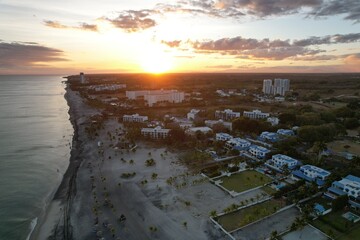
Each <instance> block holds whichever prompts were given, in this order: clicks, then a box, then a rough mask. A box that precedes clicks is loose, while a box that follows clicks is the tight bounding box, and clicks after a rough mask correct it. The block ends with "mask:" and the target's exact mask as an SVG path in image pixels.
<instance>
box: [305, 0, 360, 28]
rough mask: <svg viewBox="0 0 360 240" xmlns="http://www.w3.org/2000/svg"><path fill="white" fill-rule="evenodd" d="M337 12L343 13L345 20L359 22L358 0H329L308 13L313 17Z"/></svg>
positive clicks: (359, 5)
mask: <svg viewBox="0 0 360 240" xmlns="http://www.w3.org/2000/svg"><path fill="white" fill-rule="evenodd" d="M338 14H345V19H346V20H352V21H354V22H355V23H359V22H360V4H359V0H342V1H340V0H329V1H323V3H322V4H321V5H319V6H317V7H315V8H314V9H313V11H312V12H311V13H310V14H309V15H311V16H314V17H327V16H333V15H338Z"/></svg>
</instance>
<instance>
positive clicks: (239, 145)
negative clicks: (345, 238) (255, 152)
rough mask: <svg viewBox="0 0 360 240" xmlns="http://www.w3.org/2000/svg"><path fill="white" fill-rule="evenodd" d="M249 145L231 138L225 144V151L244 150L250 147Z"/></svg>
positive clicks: (241, 140)
mask: <svg viewBox="0 0 360 240" xmlns="http://www.w3.org/2000/svg"><path fill="white" fill-rule="evenodd" d="M250 145H251V143H250V142H249V141H247V140H245V139H242V138H232V139H230V140H228V141H227V142H226V143H225V148H227V149H229V150H230V149H237V150H245V149H248V148H249V147H250Z"/></svg>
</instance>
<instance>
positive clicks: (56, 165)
mask: <svg viewBox="0 0 360 240" xmlns="http://www.w3.org/2000/svg"><path fill="white" fill-rule="evenodd" d="M63 80H64V79H62V78H61V77H54V76H0V239H6V240H13V239H20V240H25V239H27V237H28V235H29V233H30V231H31V229H32V228H33V226H34V225H35V224H36V221H37V217H38V216H39V215H40V214H41V213H42V212H43V211H44V208H45V206H46V204H47V203H48V202H49V200H50V199H51V197H52V195H53V194H54V191H55V190H56V189H57V187H58V185H59V184H60V181H61V179H62V175H63V173H64V172H65V170H66V168H67V166H68V163H69V157H70V143H71V139H72V134H73V128H72V126H71V124H70V121H69V115H68V106H67V103H66V100H65V99H64V93H65V89H64V87H65V85H64V84H62V83H61V82H62V81H63Z"/></svg>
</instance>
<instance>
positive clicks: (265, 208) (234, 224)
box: [216, 200, 284, 231]
mask: <svg viewBox="0 0 360 240" xmlns="http://www.w3.org/2000/svg"><path fill="white" fill-rule="evenodd" d="M283 206H284V204H283V202H281V201H279V200H270V201H266V202H263V203H260V204H257V205H254V206H251V207H248V208H244V209H241V210H239V211H236V212H233V213H229V214H226V215H223V216H221V217H219V218H218V219H216V220H217V222H218V223H219V224H220V225H221V226H223V227H224V229H225V230H226V231H232V230H235V229H237V228H240V227H243V226H245V225H247V224H249V223H252V222H255V221H257V220H259V219H262V218H264V217H266V216H269V215H271V214H273V213H275V212H276V211H278V210H279V209H280V208H281V207H283Z"/></svg>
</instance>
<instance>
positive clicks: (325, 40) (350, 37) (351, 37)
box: [294, 33, 360, 47]
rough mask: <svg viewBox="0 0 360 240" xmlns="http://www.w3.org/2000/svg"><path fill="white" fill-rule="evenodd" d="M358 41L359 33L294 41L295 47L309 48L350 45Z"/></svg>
mask: <svg viewBox="0 0 360 240" xmlns="http://www.w3.org/2000/svg"><path fill="white" fill-rule="evenodd" d="M358 41H360V33H350V34H335V35H328V36H324V37H310V38H306V39H301V40H295V41H294V45H295V46H302V47H305V46H311V45H322V44H336V43H351V42H358Z"/></svg>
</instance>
